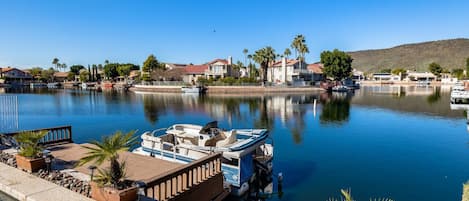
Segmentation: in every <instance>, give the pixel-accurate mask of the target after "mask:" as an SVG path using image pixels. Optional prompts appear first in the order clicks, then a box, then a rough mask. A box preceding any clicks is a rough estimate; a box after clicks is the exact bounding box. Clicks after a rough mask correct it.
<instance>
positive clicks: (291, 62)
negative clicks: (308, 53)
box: [271, 59, 299, 67]
mask: <svg viewBox="0 0 469 201" xmlns="http://www.w3.org/2000/svg"><path fill="white" fill-rule="evenodd" d="M298 62H299V61H298V60H296V59H288V60H287V66H292V65H295V64H296V63H298ZM271 67H282V60H279V61H276V62H275V63H273V64H272V65H271Z"/></svg>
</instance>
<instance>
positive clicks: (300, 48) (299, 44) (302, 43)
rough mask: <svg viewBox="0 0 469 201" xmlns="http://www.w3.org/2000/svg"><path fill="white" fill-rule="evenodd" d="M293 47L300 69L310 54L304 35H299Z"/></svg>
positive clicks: (292, 44) (294, 40) (293, 42)
mask: <svg viewBox="0 0 469 201" xmlns="http://www.w3.org/2000/svg"><path fill="white" fill-rule="evenodd" d="M291 47H292V48H293V49H294V50H295V56H296V57H297V59H298V60H299V61H300V68H301V65H302V63H303V62H304V60H305V54H306V53H309V49H308V46H307V45H306V40H305V37H304V36H303V35H301V34H300V35H297V36H295V38H294V39H293V41H292V43H291Z"/></svg>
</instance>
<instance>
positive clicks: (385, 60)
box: [347, 38, 469, 72]
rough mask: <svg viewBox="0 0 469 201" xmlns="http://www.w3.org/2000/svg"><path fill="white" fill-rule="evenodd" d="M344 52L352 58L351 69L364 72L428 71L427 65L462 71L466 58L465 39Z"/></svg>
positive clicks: (468, 43) (467, 43)
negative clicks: (384, 70) (391, 70)
mask: <svg viewBox="0 0 469 201" xmlns="http://www.w3.org/2000/svg"><path fill="white" fill-rule="evenodd" d="M347 53H348V54H350V55H351V56H352V58H353V62H352V67H353V68H355V69H358V70H361V71H364V72H380V71H382V70H383V69H395V68H404V69H407V70H417V71H428V65H429V64H430V63H432V62H436V63H438V64H440V65H441V66H442V67H443V68H446V69H449V70H451V69H455V68H463V69H464V68H465V65H466V58H468V57H469V39H468V38H455V39H446V40H436V41H425V42H419V43H408V44H402V45H398V46H394V47H391V48H384V49H370V50H359V51H350V52H347Z"/></svg>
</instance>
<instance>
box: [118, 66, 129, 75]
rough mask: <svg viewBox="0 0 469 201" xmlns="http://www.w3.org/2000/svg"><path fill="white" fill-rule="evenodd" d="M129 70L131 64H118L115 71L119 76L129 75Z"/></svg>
mask: <svg viewBox="0 0 469 201" xmlns="http://www.w3.org/2000/svg"><path fill="white" fill-rule="evenodd" d="M130 71H132V66H131V65H119V66H118V67H117V72H118V73H119V75H120V76H124V77H126V78H127V77H128V76H129V75H130Z"/></svg>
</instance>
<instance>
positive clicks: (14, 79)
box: [0, 67, 33, 85]
mask: <svg viewBox="0 0 469 201" xmlns="http://www.w3.org/2000/svg"><path fill="white" fill-rule="evenodd" d="M0 78H3V79H4V82H5V84H13V85H15V84H28V83H29V81H30V80H31V79H32V78H33V77H32V76H31V74H29V73H27V72H25V71H22V70H20V69H17V68H10V67H8V68H0Z"/></svg>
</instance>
